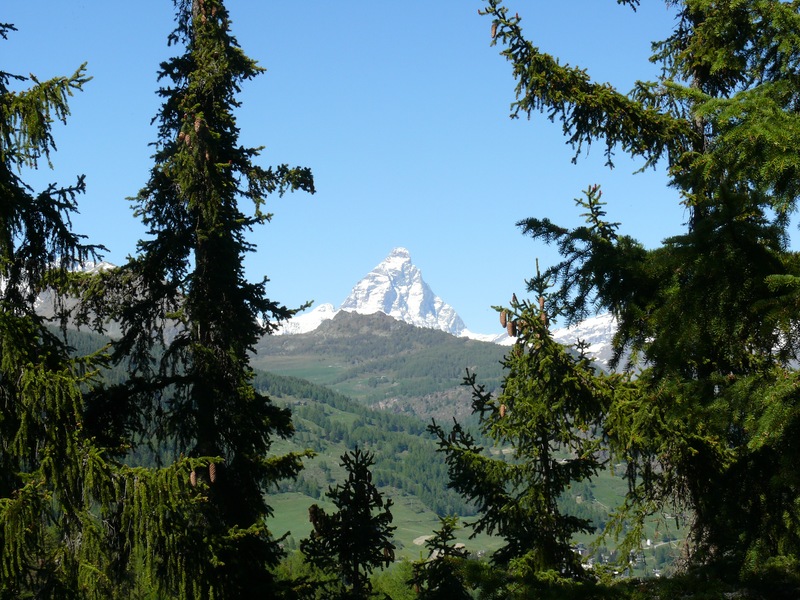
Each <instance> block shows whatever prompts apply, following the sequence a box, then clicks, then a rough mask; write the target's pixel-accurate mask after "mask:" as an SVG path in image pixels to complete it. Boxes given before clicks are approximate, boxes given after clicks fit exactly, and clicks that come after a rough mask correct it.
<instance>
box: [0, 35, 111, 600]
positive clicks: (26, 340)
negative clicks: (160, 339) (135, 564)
mask: <svg viewBox="0 0 800 600" xmlns="http://www.w3.org/2000/svg"><path fill="white" fill-rule="evenodd" d="M11 31H14V28H13V26H11V25H8V24H0V36H2V37H3V38H4V39H5V38H6V37H7V34H8V33H9V32H11ZM27 80H28V78H26V77H21V76H17V75H12V74H9V73H6V72H2V71H0V597H2V598H25V597H48V598H61V597H70V598H71V597H79V596H80V597H87V598H88V597H110V595H111V594H112V591H113V587H112V586H111V585H110V580H111V579H112V577H113V572H114V565H113V562H114V560H115V559H116V557H115V556H114V549H113V548H109V547H108V545H107V544H106V531H105V528H104V524H103V520H104V517H105V516H106V511H105V510H102V511H98V510H97V509H96V508H97V506H106V505H108V504H111V503H112V502H114V501H115V500H116V499H117V497H116V494H115V489H114V484H113V482H112V477H113V475H114V472H115V467H116V465H114V463H113V462H110V461H108V460H107V458H108V457H107V456H105V455H104V454H103V452H102V450H101V449H100V448H99V447H98V446H97V445H96V444H95V443H94V441H93V440H92V439H91V437H90V436H88V435H87V434H86V431H85V430H84V428H83V416H84V403H83V398H82V394H81V390H82V388H84V387H85V386H86V385H89V384H90V382H91V380H92V376H93V375H92V373H93V369H94V368H95V367H96V366H97V365H98V364H100V362H101V357H100V356H99V355H97V354H94V353H92V355H91V356H88V357H75V356H73V355H72V353H71V349H70V348H69V346H68V345H67V344H66V343H65V342H64V340H63V339H62V338H61V337H60V336H59V335H58V333H57V332H55V331H54V330H53V329H52V328H51V327H50V326H49V323H48V322H46V321H45V319H43V318H41V317H39V316H38V315H37V314H36V312H35V310H34V308H35V307H34V301H35V299H36V296H37V294H38V293H39V291H40V290H42V289H43V288H46V287H48V286H49V287H51V288H56V289H65V288H66V287H67V286H68V283H69V269H70V268H71V267H72V266H73V265H75V264H78V263H81V262H83V261H85V260H87V259H92V258H94V256H95V251H96V247H93V246H91V245H88V244H85V243H83V240H82V239H81V237H80V236H78V235H76V234H74V233H73V232H72V231H71V227H70V217H71V215H72V214H73V213H74V212H75V211H76V210H77V204H76V196H77V195H78V194H79V193H82V192H83V191H84V182H83V178H82V177H79V178H78V181H77V183H76V184H75V185H72V186H66V187H60V186H58V185H56V184H51V185H50V186H48V187H47V188H46V189H45V190H44V191H41V192H36V191H34V190H33V189H32V188H31V187H30V186H29V185H27V184H26V183H25V182H24V181H22V179H21V178H20V176H19V175H18V173H20V172H21V171H23V170H24V168H34V169H35V168H37V167H38V163H39V160H40V159H41V158H43V157H44V158H45V159H47V161H48V163H49V161H50V152H51V150H53V149H54V148H55V143H54V140H53V137H52V133H51V126H52V123H53V122H54V121H55V120H59V121H62V122H65V121H66V118H67V116H68V115H69V109H68V105H67V100H68V98H69V96H71V95H72V93H73V92H74V91H78V90H81V89H82V88H83V85H84V84H85V83H86V82H87V81H88V77H86V75H85V71H84V68H83V67H80V68H79V69H78V70H77V71H76V72H75V73H74V74H73V75H72V76H71V77H59V78H55V79H51V80H48V81H39V80H37V79H36V78H34V77H33V76H31V78H30V81H31V86H30V87H29V88H28V89H26V90H24V91H19V92H14V91H11V90H10V84H11V83H12V82H15V83H19V82H24V81H27Z"/></svg>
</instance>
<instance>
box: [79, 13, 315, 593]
mask: <svg viewBox="0 0 800 600" xmlns="http://www.w3.org/2000/svg"><path fill="white" fill-rule="evenodd" d="M175 4H176V12H177V27H176V29H175V31H174V32H173V33H172V34H171V36H170V39H169V42H170V44H171V45H176V46H179V47H182V48H183V50H184V52H183V54H182V55H180V56H178V57H176V58H173V59H170V60H168V61H166V62H164V63H162V65H161V71H160V78H161V79H162V80H163V81H165V82H166V83H165V85H164V87H162V88H161V89H160V90H159V94H160V96H161V97H162V99H163V105H162V108H161V110H160V112H159V114H158V116H157V118H156V119H155V121H156V122H157V124H158V140H157V143H156V144H155V154H154V161H155V164H154V166H153V168H152V170H151V172H150V178H149V180H148V182H147V184H146V185H145V187H144V188H143V189H142V190H141V191H140V192H139V194H138V195H137V197H136V198H135V199H134V206H135V211H136V215H137V216H138V217H140V218H141V219H142V221H143V223H144V224H145V226H146V227H147V238H146V239H144V240H142V241H140V242H139V245H138V254H137V256H135V257H133V258H131V259H130V260H129V262H128V263H127V264H126V265H123V266H122V267H120V268H118V269H116V270H114V271H111V272H108V273H103V274H102V275H101V277H99V278H98V280H97V281H94V282H92V283H91V287H89V289H88V290H87V293H86V295H85V297H86V302H87V304H86V306H87V310H88V309H91V310H92V311H94V312H93V313H91V314H90V313H88V312H87V313H86V315H85V316H94V317H95V318H105V317H111V318H112V319H113V320H114V321H115V322H117V323H119V325H120V327H121V337H120V338H119V339H118V340H117V341H115V343H114V346H113V352H114V358H115V359H116V360H118V361H125V363H126V364H129V365H130V376H129V378H128V379H127V381H126V382H125V383H124V384H123V385H122V386H109V387H108V388H107V389H105V390H104V391H103V394H102V395H99V396H98V398H97V401H98V402H100V401H101V400H102V399H103V398H106V399H108V398H117V399H119V400H120V401H122V402H124V404H123V406H124V410H125V412H126V413H127V414H130V415H133V418H131V420H130V421H129V423H130V424H132V426H135V427H136V428H137V430H136V431H134V432H133V433H134V434H135V435H133V436H131V438H132V439H134V440H141V441H142V442H150V441H154V442H155V444H156V448H155V455H156V456H162V457H163V456H166V455H167V454H165V453H164V451H163V450H164V448H174V449H175V450H176V454H177V455H178V456H183V457H187V458H186V459H182V460H181V459H179V461H178V462H177V463H175V464H183V465H184V467H183V485H184V486H185V489H186V491H187V492H188V494H189V496H188V497H187V498H184V499H183V500H180V499H178V498H160V497H156V496H152V497H151V500H152V502H153V508H152V510H153V511H155V512H156V514H159V515H160V516H161V517H163V516H164V515H165V514H166V511H169V512H170V513H171V514H172V513H174V517H172V518H171V519H170V520H172V521H175V522H176V523H179V526H178V527H176V528H175V529H174V530H173V529H171V528H170V529H169V530H166V529H165V528H164V527H163V526H162V527H153V528H152V529H146V530H145V529H144V527H140V528H138V529H137V530H135V531H134V532H133V535H132V539H130V540H129V541H128V543H129V544H131V545H132V547H134V548H146V549H147V561H146V563H145V567H146V574H147V575H148V576H151V577H152V578H153V581H154V582H155V584H156V586H157V589H158V590H159V593H161V594H162V595H166V596H170V597H176V598H212V597H213V598H216V599H222V598H242V597H248V596H251V595H254V594H256V593H258V594H260V595H264V594H267V595H269V594H270V593H275V590H274V589H273V588H272V587H271V582H272V575H271V574H270V571H269V567H270V566H272V565H275V564H276V563H277V561H278V559H279V557H280V555H281V549H280V547H279V544H278V542H277V540H275V539H274V538H273V536H272V535H271V533H270V530H269V528H268V526H267V524H266V519H267V518H268V517H269V516H270V514H271V509H270V507H269V505H268V504H267V501H266V497H265V494H266V493H267V492H268V491H269V489H270V487H271V486H273V485H275V484H276V483H277V482H278V481H280V480H282V479H284V478H290V477H293V476H295V475H296V474H297V472H298V471H299V470H300V469H301V462H300V459H301V457H302V456H303V455H304V453H296V454H290V455H284V456H274V455H272V454H271V453H270V448H271V445H272V443H273V441H274V439H275V438H276V437H287V436H290V435H291V434H292V432H293V427H292V423H291V418H290V413H289V411H288V410H286V409H283V408H279V407H277V406H275V405H274V404H273V403H272V402H271V401H270V399H269V398H268V397H266V396H264V395H263V394H261V393H259V392H257V391H256V390H255V389H254V387H253V378H254V373H253V371H252V369H251V367H250V364H249V358H250V354H251V352H252V350H253V347H254V346H255V344H256V342H257V341H258V340H259V339H260V338H261V337H262V336H263V335H264V334H267V333H270V332H271V331H272V330H273V329H274V327H275V326H276V323H277V322H279V321H281V320H283V319H286V318H288V317H289V316H290V315H291V314H292V312H293V311H291V310H289V309H287V308H286V307H283V306H281V305H280V304H278V303H276V302H274V301H273V300H271V299H269V298H268V297H267V295H266V291H265V281H262V282H260V283H251V282H249V281H247V280H246V279H245V275H244V267H243V265H242V261H243V258H244V255H245V253H247V252H250V251H253V250H254V248H253V246H252V245H251V244H250V243H248V242H247V240H246V235H247V233H248V232H249V231H250V230H251V228H252V227H254V226H256V225H259V224H262V223H264V222H266V221H268V220H269V214H267V213H265V212H264V211H263V208H264V203H265V201H266V197H267V196H268V195H269V194H272V193H279V194H283V193H284V192H285V191H290V190H297V189H300V190H306V191H311V192H313V191H314V187H313V180H312V177H311V174H310V172H309V171H308V170H307V169H304V168H290V167H288V166H286V165H281V166H279V167H276V168H269V169H264V168H262V167H259V166H258V165H256V164H255V163H254V162H253V161H254V159H255V158H256V157H257V155H258V154H259V149H258V148H247V147H243V146H240V145H239V143H238V134H239V129H238V127H237V124H236V120H235V118H234V116H233V110H234V109H235V108H236V107H237V106H238V105H239V104H238V101H237V99H236V95H237V93H238V92H239V89H240V86H241V84H242V83H243V82H245V81H247V80H249V79H251V78H253V77H255V76H256V75H258V74H260V73H261V72H262V69H261V68H260V67H258V66H257V65H256V63H255V62H254V61H253V60H251V59H250V58H248V57H247V56H246V55H245V54H244V53H243V52H242V50H241V49H240V48H239V46H238V44H237V42H236V39H235V38H234V37H233V36H232V35H231V34H230V30H229V29H230V21H229V18H228V13H227V11H226V9H225V6H224V5H223V3H222V2H221V1H219V0H193V1H188V0H178V1H176V2H175ZM241 200H245V201H247V202H248V203H249V202H252V207H251V208H252V214H246V213H245V212H244V209H243V208H241V207H240V201H241ZM170 469H174V465H172V466H168V467H167V470H168V471H169V470H170ZM190 470H191V481H192V485H190V484H189V481H190V473H189V471H190ZM148 476H149V475H148ZM195 484H196V487H195ZM162 525H163V523H162Z"/></svg>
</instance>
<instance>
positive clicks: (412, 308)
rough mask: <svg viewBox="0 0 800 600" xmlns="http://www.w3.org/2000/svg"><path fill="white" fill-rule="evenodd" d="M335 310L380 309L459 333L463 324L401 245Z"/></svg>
mask: <svg viewBox="0 0 800 600" xmlns="http://www.w3.org/2000/svg"><path fill="white" fill-rule="evenodd" d="M339 310H346V311H348V312H357V313H360V314H364V315H369V314H373V313H376V312H382V313H385V314H387V315H389V316H390V317H394V318H395V319H397V320H398V321H405V322H406V323H410V324H411V325H416V326H417V327H427V328H428V329H440V330H442V331H446V332H447V333H451V334H453V335H460V334H461V333H462V332H463V331H464V330H465V329H466V327H465V326H464V322H463V321H462V320H461V317H459V316H458V314H456V311H455V310H454V309H453V307H451V306H450V305H448V304H446V303H445V302H443V301H442V299H441V298H439V297H438V296H437V295H436V294H434V293H433V290H431V288H430V286H429V285H428V284H427V283H425V280H423V279H422V272H421V271H420V270H419V269H418V268H417V267H416V266H414V264H413V263H412V262H411V255H410V254H409V253H408V250H406V249H405V248H395V249H394V250H392V251H391V253H390V254H389V256H387V257H386V258H385V259H384V260H383V262H381V263H380V264H379V265H378V266H377V267H375V268H374V269H372V271H370V272H369V273H367V275H366V276H365V277H364V278H363V279H362V280H361V281H359V282H358V283H357V284H356V285H355V287H353V291H351V292H350V295H349V296H348V297H347V298H346V299H345V301H344V302H343V303H342V305H341V307H339Z"/></svg>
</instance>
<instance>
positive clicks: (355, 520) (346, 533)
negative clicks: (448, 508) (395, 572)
mask: <svg viewBox="0 0 800 600" xmlns="http://www.w3.org/2000/svg"><path fill="white" fill-rule="evenodd" d="M341 459H342V462H341V466H343V467H344V468H345V470H346V471H347V481H345V482H344V483H341V484H339V485H337V486H336V487H331V488H330V489H329V490H328V492H327V494H326V496H327V497H328V498H330V499H331V501H332V502H333V504H334V505H335V506H336V508H337V511H336V512H334V513H332V514H330V515H329V514H326V513H325V511H324V510H322V509H321V508H320V507H319V506H317V505H316V504H314V505H312V506H311V508H310V509H309V516H310V518H311V522H312V524H313V526H314V530H313V531H312V534H311V537H309V538H308V539H305V540H302V541H301V542H300V549H301V550H302V552H303V553H304V554H305V555H306V556H307V557H308V559H309V560H310V561H311V562H312V564H314V565H316V566H317V567H319V568H321V569H322V570H323V571H325V572H326V573H328V574H329V575H332V576H333V577H334V578H335V579H336V580H338V582H339V583H341V586H342V587H341V588H339V589H340V590H341V591H339V592H336V593H335V597H338V598H352V599H353V600H356V599H362V598H369V597H370V595H371V592H372V584H371V583H370V580H369V576H370V574H371V573H372V571H373V570H374V569H375V568H376V567H382V566H388V565H390V564H391V563H392V561H393V560H394V549H395V546H394V544H393V543H392V532H393V531H394V530H395V527H393V526H391V522H392V511H391V507H392V500H391V498H389V499H386V500H384V498H383V496H382V495H381V493H380V491H379V490H378V488H377V487H376V486H375V484H374V482H373V481H372V472H371V471H370V467H371V466H372V465H373V464H374V462H375V457H374V455H373V454H372V453H370V452H365V451H363V450H360V449H359V448H358V447H356V448H355V450H353V451H352V452H348V453H345V454H344V455H342V457H341ZM376 511H377V512H376ZM335 587H339V586H335ZM332 594H333V592H332Z"/></svg>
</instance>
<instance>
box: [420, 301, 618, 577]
mask: <svg viewBox="0 0 800 600" xmlns="http://www.w3.org/2000/svg"><path fill="white" fill-rule="evenodd" d="M501 312H503V313H504V316H505V317H506V320H507V321H508V322H509V323H511V325H510V327H512V328H513V329H514V330H515V331H516V334H517V339H516V343H515V345H514V346H513V347H512V349H511V351H510V352H509V355H508V356H507V357H506V359H505V360H504V368H505V369H506V376H505V379H504V381H503V386H502V391H501V392H500V393H499V394H498V395H497V397H493V396H492V395H491V394H489V393H487V392H486V391H485V388H484V387H483V386H481V385H479V384H478V383H477V380H476V377H475V375H474V374H470V375H468V377H467V378H466V380H465V383H466V384H467V385H469V386H471V387H472V389H473V410H474V411H475V412H476V413H478V414H479V415H480V426H481V430H482V432H483V434H484V435H485V436H486V437H487V438H489V439H491V440H493V442H494V443H495V444H496V445H497V446H498V448H499V449H500V450H507V451H508V452H509V457H508V459H506V458H501V457H493V456H491V455H489V454H487V453H486V452H485V451H484V448H482V447H481V446H478V445H477V444H476V443H475V440H474V438H473V436H472V435H471V434H470V433H468V432H467V431H466V430H465V429H463V428H462V426H461V425H459V424H458V423H456V424H455V425H454V427H453V429H452V431H450V432H449V433H448V432H446V431H445V430H444V429H442V427H440V426H439V425H437V424H436V423H434V424H433V425H431V427H430V430H431V431H432V432H433V433H434V434H435V435H436V436H437V437H438V438H439V446H440V450H441V451H443V452H444V453H445V454H446V457H447V463H448V466H449V468H450V477H451V484H450V485H451V486H452V487H453V488H454V489H456V490H457V491H459V492H460V493H462V494H463V495H464V496H465V497H466V498H469V499H470V500H472V501H473V502H475V503H476V504H477V506H478V512H479V518H478V519H477V520H476V521H475V522H474V523H470V526H471V527H472V528H473V529H474V531H475V533H481V532H486V533H490V534H496V535H499V536H501V537H502V538H503V539H504V540H505V545H504V546H503V547H501V548H500V549H499V550H498V551H497V552H496V553H495V554H494V556H493V562H494V563H495V564H496V565H498V566H502V567H505V568H507V569H509V571H510V572H512V573H513V574H514V577H516V578H519V579H521V580H523V581H526V580H533V581H536V580H538V579H539V578H541V577H545V578H546V577H549V576H550V575H548V573H551V574H554V575H553V576H554V577H556V578H557V579H558V578H560V577H562V576H568V577H573V578H577V579H580V578H583V577H585V571H584V569H583V567H582V566H581V564H580V557H579V556H578V555H577V554H576V553H575V552H574V551H573V550H572V547H571V546H572V538H573V536H574V535H575V534H576V533H579V532H584V533H589V532H592V531H593V530H594V527H593V526H592V524H591V523H590V522H589V521H588V520H586V519H581V518H578V517H576V516H574V515H571V514H568V513H563V512H561V509H560V505H559V499H560V498H561V496H562V495H563V494H564V492H565V491H566V490H567V488H568V487H569V486H570V485H571V484H572V483H575V482H580V481H584V480H587V479H589V478H591V477H592V476H594V475H596V474H597V472H598V469H599V468H600V467H601V464H602V461H601V456H600V450H601V448H602V446H601V437H600V435H601V432H602V429H601V428H602V425H603V418H604V415H605V414H606V411H607V409H608V406H609V403H610V398H611V390H612V389H613V387H614V386H615V385H622V386H624V385H626V382H625V380H624V379H622V378H620V377H619V376H613V377H611V378H607V377H604V376H602V375H600V374H597V373H595V371H594V369H593V368H592V367H591V365H590V364H589V362H588V360H587V359H585V358H583V357H575V356H574V355H572V354H570V353H569V352H567V351H566V350H565V349H564V348H563V347H562V346H560V345H559V344H558V343H556V342H555V341H554V340H553V339H552V338H551V337H550V335H549V332H548V329H547V325H546V322H545V321H546V317H545V314H544V313H543V312H542V311H541V310H540V309H538V308H536V307H534V306H532V305H530V304H529V303H527V302H524V301H523V302H518V301H517V300H516V298H515V299H514V300H513V302H512V306H511V308H510V309H503V310H502V311H501Z"/></svg>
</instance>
